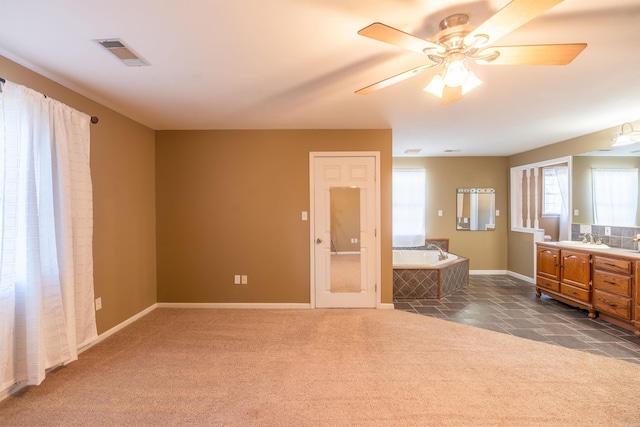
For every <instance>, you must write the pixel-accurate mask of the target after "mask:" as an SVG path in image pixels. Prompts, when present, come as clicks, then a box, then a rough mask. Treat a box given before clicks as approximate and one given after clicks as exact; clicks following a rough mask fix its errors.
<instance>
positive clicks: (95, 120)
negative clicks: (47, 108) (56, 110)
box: [0, 77, 99, 125]
mask: <svg viewBox="0 0 640 427" xmlns="http://www.w3.org/2000/svg"><path fill="white" fill-rule="evenodd" d="M6 82H7V81H6V80H5V79H3V78H2V77H0V83H6ZM0 92H2V90H0ZM44 97H45V98H46V97H47V95H45V96H44ZM98 121H99V119H98V117H97V116H91V123H93V124H94V125H95V124H96V123H98Z"/></svg>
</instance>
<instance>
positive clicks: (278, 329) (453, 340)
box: [0, 309, 640, 426]
mask: <svg viewBox="0 0 640 427" xmlns="http://www.w3.org/2000/svg"><path fill="white" fill-rule="evenodd" d="M639 423H640V366H639V365H634V364H631V363H628V362H623V361H619V360H613V359H608V358H604V357H601V356H596V355H591V354H587V353H583V352H578V351H574V350H569V349H566V348H561V347H556V346H551V345H548V344H543V343H538V342H534V341H529V340H525V339H521V338H517V337H513V336H508V335H502V334H498V333H494V332H491V331H486V330H482V329H477V328H473V327H471V326H464V325H458V324H454V323H450V322H446V321H443V320H438V319H433V318H428V317H423V316H419V315H416V314H410V313H405V312H401V311H394V310H338V309H335V310H230V309H229V310H214V309H157V310H155V311H153V312H152V313H150V314H149V315H147V316H145V317H144V318H142V319H141V320H139V321H138V322H136V323H134V324H133V325H131V326H129V327H127V328H125V329H124V330H122V331H120V332H118V333H117V334H115V335H114V336H112V337H110V338H108V339H107V340H105V341H103V342H102V343H100V344H98V345H96V346H94V347H93V348H91V349H89V350H88V351H86V352H84V353H82V354H81V356H80V360H79V361H77V362H74V363H72V364H70V365H69V366H67V367H64V368H62V369H59V370H57V371H56V372H54V373H51V374H50V375H49V376H48V377H47V379H46V380H45V381H44V383H43V384H42V385H41V386H39V387H30V388H27V389H26V391H24V392H22V393H20V394H19V395H18V396H14V397H10V398H8V399H6V400H5V401H3V402H2V403H0V425H2V426H39V425H51V426H70V425H78V426H92V425H101V426H102V425H105V426H106V425H108V426H124V425H127V426H143V425H149V426H150V425H153V426H159V425H210V426H218V425H220V426H252V425H260V426H263V425H268V426H272V425H273V426H305V425H308V426H316V425H318V426H360V425H381V426H418V425H434V426H485V425H513V426H541V425H553V426H573V425H575V426H588V425H598V426H636V425H639Z"/></svg>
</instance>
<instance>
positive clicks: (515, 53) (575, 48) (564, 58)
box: [477, 43, 587, 65]
mask: <svg viewBox="0 0 640 427" xmlns="http://www.w3.org/2000/svg"><path fill="white" fill-rule="evenodd" d="M585 47H587V44H586V43H572V44H542V45H531V46H491V47H489V48H488V49H487V51H489V52H491V51H494V50H495V51H497V52H499V53H500V56H498V57H497V58H496V59H494V60H493V61H483V60H481V59H479V60H477V62H478V63H479V64H483V65H567V64H569V63H570V62H571V61H573V60H574V59H575V58H576V56H578V55H579V54H580V52H582V51H583V50H584V48H585Z"/></svg>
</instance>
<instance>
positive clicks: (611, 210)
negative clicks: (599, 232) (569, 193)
mask: <svg viewBox="0 0 640 427" xmlns="http://www.w3.org/2000/svg"><path fill="white" fill-rule="evenodd" d="M591 178H592V181H593V213H594V223H595V224H598V225H618V226H630V227H633V226H635V225H636V217H637V215H638V169H606V168H603V169H599V168H598V169H591Z"/></svg>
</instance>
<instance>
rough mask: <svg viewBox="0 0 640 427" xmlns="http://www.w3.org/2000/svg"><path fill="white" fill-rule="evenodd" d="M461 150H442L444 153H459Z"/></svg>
mask: <svg viewBox="0 0 640 427" xmlns="http://www.w3.org/2000/svg"><path fill="white" fill-rule="evenodd" d="M461 151H462V150H444V152H445V153H459V152H461Z"/></svg>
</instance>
